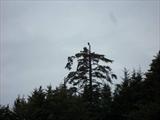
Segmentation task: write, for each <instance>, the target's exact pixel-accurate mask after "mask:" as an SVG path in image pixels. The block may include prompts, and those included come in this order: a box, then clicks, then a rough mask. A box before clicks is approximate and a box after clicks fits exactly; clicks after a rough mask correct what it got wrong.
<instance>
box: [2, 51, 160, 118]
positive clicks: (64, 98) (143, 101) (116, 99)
mask: <svg viewBox="0 0 160 120" xmlns="http://www.w3.org/2000/svg"><path fill="white" fill-rule="evenodd" d="M85 50H86V49H84V51H82V52H81V53H84V52H85ZM78 55H80V54H76V57H79V56H78ZM81 55H82V54H81ZM83 55H84V54H83ZM94 55H98V54H95V53H94ZM72 58H75V57H73V56H72ZM84 58H85V57H84ZM99 58H101V59H102V60H104V58H103V57H102V56H101V57H100V56H99ZM83 60H84V59H83ZM95 60H97V59H95ZM79 61H81V60H79ZM106 61H107V59H106ZM72 62H73V60H72V59H71V57H69V62H68V64H67V66H66V67H70V65H72ZM107 62H111V61H109V59H108V61H107ZM81 63H84V61H83V62H80V63H79V66H81ZM82 66H83V70H82V71H85V68H84V64H83V65H82ZM70 69H71V67H70ZM79 69H81V68H80V67H79V68H77V70H76V71H75V72H76V75H77V74H78V70H79ZM108 69H109V68H108ZM99 70H100V69H99ZM79 72H80V71H79ZM92 73H94V67H93V66H92ZM96 73H97V74H98V72H96ZM72 75H73V72H72ZM74 75H75V74H74ZM111 76H112V77H115V78H116V76H115V75H114V74H112V73H111ZM74 77H75V76H74ZM83 77H84V76H83ZM83 77H82V76H79V78H81V79H79V78H77V79H75V78H74V79H71V78H73V76H71V74H69V76H67V77H66V79H65V82H64V84H61V85H60V86H59V87H57V88H56V89H52V87H51V86H48V87H47V88H46V89H43V88H42V87H41V86H40V87H39V88H38V89H34V90H33V92H32V94H31V95H29V96H28V98H26V99H25V98H23V97H18V98H17V99H16V100H15V102H14V105H13V107H12V108H9V106H0V120H160V52H159V53H158V54H157V56H155V58H154V59H153V60H152V63H151V65H150V69H149V70H148V71H147V72H146V73H143V74H142V72H141V71H135V70H134V71H132V72H129V71H128V70H127V69H124V76H123V77H122V82H121V83H120V84H117V85H116V86H115V87H116V88H115V90H114V91H113V92H112V91H111V87H110V84H111V79H109V78H107V80H108V82H109V83H108V82H102V84H100V83H96V81H95V84H94V83H92V87H90V85H91V83H90V82H87V83H86V84H80V82H79V80H81V81H82V80H83V79H82V78H83ZM112 77H111V78H112ZM95 78H97V76H96V77H95ZM99 78H100V79H102V78H103V76H100V74H99ZM84 79H87V78H84ZM92 79H93V80H94V76H92ZM97 79H98V78H97ZM104 79H105V78H104ZM75 80H77V82H74V83H72V82H73V81H75ZM93 80H92V81H93ZM88 81H89V79H88ZM69 82H70V83H72V84H73V86H70V87H69V86H68V85H67V83H69ZM91 92H92V93H91Z"/></svg>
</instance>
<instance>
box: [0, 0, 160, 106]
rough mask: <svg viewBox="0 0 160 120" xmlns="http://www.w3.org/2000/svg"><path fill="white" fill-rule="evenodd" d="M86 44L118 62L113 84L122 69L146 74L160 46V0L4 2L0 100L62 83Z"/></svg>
mask: <svg viewBox="0 0 160 120" xmlns="http://www.w3.org/2000/svg"><path fill="white" fill-rule="evenodd" d="M87 42H90V44H91V46H92V51H95V52H97V53H101V54H104V55H105V56H106V57H107V58H109V59H112V60H114V62H113V64H112V65H111V67H112V70H113V72H114V73H115V74H117V76H118V80H117V81H114V84H116V83H118V82H119V81H120V80H121V77H123V69H124V67H126V68H128V69H129V70H130V71H132V70H133V69H140V68H141V70H142V72H146V71H147V69H149V64H150V63H151V61H152V59H153V58H154V57H153V56H154V55H156V54H157V53H158V51H159V50H160V1H159V0H136V1H132V0H120V1H116V0H114V1H111V0H106V1H104V0H100V1H96V0H89V1H83V0H80V1H73V0H70V1H69V0H63V1H62V0H60V1H56V0H53V1H52V0H47V1H43V0H29V1H25V0H1V1H0V104H2V105H7V104H10V105H12V104H13V102H14V100H15V99H16V98H17V96H18V95H21V96H23V95H24V96H25V97H27V95H30V94H31V92H32V91H33V89H35V88H38V87H39V86H40V85H42V87H43V88H46V86H48V85H52V86H53V88H55V87H56V86H58V85H59V84H60V83H62V82H63V79H64V77H65V76H66V75H67V73H68V72H69V71H67V70H66V69H65V68H64V67H65V65H66V63H67V57H68V56H71V55H74V54H75V53H77V52H79V51H81V50H82V48H83V47H84V46H87Z"/></svg>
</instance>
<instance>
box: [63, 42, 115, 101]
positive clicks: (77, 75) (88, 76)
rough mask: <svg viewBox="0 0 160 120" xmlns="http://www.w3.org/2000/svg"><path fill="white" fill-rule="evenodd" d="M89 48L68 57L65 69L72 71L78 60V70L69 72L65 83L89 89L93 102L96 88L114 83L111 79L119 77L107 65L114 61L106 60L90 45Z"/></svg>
mask: <svg viewBox="0 0 160 120" xmlns="http://www.w3.org/2000/svg"><path fill="white" fill-rule="evenodd" d="M88 46H89V48H87V47H84V48H83V51H80V52H79V53H76V54H75V55H74V56H70V57H68V63H67V64H66V67H65V68H67V69H68V70H71V69H72V66H73V62H74V59H76V60H77V67H76V70H74V71H71V72H69V74H68V76H67V77H66V78H65V83H69V84H73V85H74V86H78V88H80V89H81V88H83V89H84V87H88V88H89V98H90V100H91V101H92V96H93V95H92V93H93V90H94V89H95V88H96V87H99V86H101V85H102V84H105V83H106V81H108V82H110V83H112V81H111V79H112V78H117V77H116V75H115V74H113V73H112V70H111V68H110V67H109V66H107V65H105V64H106V63H112V62H113V61H112V60H110V59H108V58H106V57H105V56H104V55H103V54H97V53H95V52H92V51H91V45H90V44H89V43H88ZM98 79H99V80H101V81H99V80H98Z"/></svg>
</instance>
